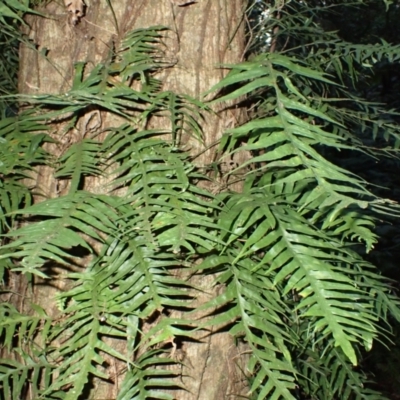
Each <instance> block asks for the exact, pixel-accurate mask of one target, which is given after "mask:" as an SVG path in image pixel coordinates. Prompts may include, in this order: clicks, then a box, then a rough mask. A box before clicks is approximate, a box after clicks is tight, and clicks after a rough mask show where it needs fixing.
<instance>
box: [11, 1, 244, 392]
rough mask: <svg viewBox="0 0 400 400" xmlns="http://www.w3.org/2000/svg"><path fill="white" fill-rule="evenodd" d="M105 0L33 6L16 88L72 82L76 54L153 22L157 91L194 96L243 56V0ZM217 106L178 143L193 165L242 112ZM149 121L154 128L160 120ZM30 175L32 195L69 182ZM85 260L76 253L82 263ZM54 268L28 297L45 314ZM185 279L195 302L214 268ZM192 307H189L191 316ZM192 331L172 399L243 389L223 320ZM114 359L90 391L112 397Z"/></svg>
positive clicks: (49, 89)
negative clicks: (161, 45)
mask: <svg viewBox="0 0 400 400" xmlns="http://www.w3.org/2000/svg"><path fill="white" fill-rule="evenodd" d="M111 3H112V6H113V12H111V9H110V7H109V5H108V1H100V0H91V1H90V2H89V1H87V8H86V10H85V15H84V16H83V17H82V18H79V17H73V18H76V21H75V22H77V23H76V25H73V24H71V17H70V16H69V15H68V14H67V12H66V9H65V8H64V7H63V6H60V4H59V2H55V1H52V2H50V3H49V4H48V5H47V6H46V8H45V9H44V10H41V11H44V12H45V13H46V14H47V16H48V18H46V19H44V18H42V17H36V16H34V17H32V16H31V17H29V18H28V24H29V26H30V30H29V37H30V38H31V39H32V41H33V43H35V44H37V46H38V47H37V49H35V50H33V49H31V48H28V47H26V46H23V47H22V48H21V53H20V57H21V66H20V74H19V89H20V93H30V94H42V93H63V92H64V91H66V90H68V89H69V88H70V86H71V79H72V76H73V71H74V63H76V62H78V61H83V62H85V63H86V65H87V66H88V68H89V69H90V68H92V67H93V66H95V65H97V64H98V63H101V62H104V61H105V60H106V59H107V57H108V55H109V53H110V51H112V50H113V49H114V48H115V47H118V44H119V42H120V41H121V39H122V38H123V37H124V36H125V34H126V33H127V32H129V31H131V30H133V29H137V28H146V27H150V26H155V25H162V26H166V27H168V28H170V31H169V32H168V34H167V36H168V39H167V41H166V45H167V48H168V51H167V54H166V58H167V59H170V60H171V64H170V65H171V67H170V68H167V69H165V70H163V72H162V75H163V76H161V77H159V78H161V79H162V81H163V84H164V89H165V90H171V91H174V92H176V93H180V94H187V95H191V96H193V97H196V98H199V97H200V96H201V95H202V93H204V92H205V91H206V90H207V89H209V88H210V87H211V86H212V85H214V84H215V83H217V82H218V81H219V80H220V79H221V78H222V77H223V76H224V74H225V73H226V71H225V70H224V69H223V68H219V65H221V64H229V63H235V62H238V61H241V59H242V57H243V51H244V24H243V14H244V6H245V3H246V2H245V1H244V0H198V2H197V3H192V4H187V5H185V6H182V7H181V6H178V5H176V4H175V3H177V2H176V1H172V0H135V1H132V0H118V1H114V2H111ZM44 55H46V56H44ZM215 111H217V113H216V114H215V116H210V115H208V117H207V120H206V121H205V123H204V125H203V126H202V128H203V132H204V144H203V145H200V143H199V141H197V140H193V139H191V138H186V139H185V140H186V142H187V143H186V145H185V147H186V148H190V151H191V152H192V154H196V155H197V154H200V155H199V156H197V157H196V158H195V160H194V161H195V163H196V164H197V165H198V166H200V167H204V166H205V165H207V164H211V163H212V162H213V161H214V157H215V146H213V145H214V143H215V142H216V141H217V140H218V139H219V138H220V137H221V135H222V133H223V131H224V130H225V129H227V128H229V127H231V126H233V125H234V124H235V123H236V122H237V121H238V120H240V118H241V116H240V112H239V111H238V110H235V109H233V110H232V109H231V110H224V111H223V110H215ZM90 112H91V113H93V112H95V113H94V114H93V118H95V119H97V122H96V124H97V126H96V129H99V131H104V129H105V128H107V127H110V126H115V125H116V124H119V123H120V121H119V120H120V118H119V117H116V116H115V115H112V114H110V113H107V112H105V111H101V110H100V112H97V111H96V110H91V111H90ZM85 118H86V119H85ZM87 118H88V117H87V116H86V117H85V116H84V115H82V116H81V117H80V120H79V121H78V124H77V125H79V124H85V123H87V121H88V119H87ZM85 121H86V122H85ZM118 121H119V122H118ZM152 123H153V124H154V127H155V126H156V125H157V124H159V123H160V122H159V121H154V122H152ZM63 126H64V124H63V121H55V122H52V126H51V128H52V130H51V135H52V136H53V137H55V138H56V139H57V140H58V144H50V145H47V149H48V150H49V151H50V152H51V153H52V154H54V155H55V156H59V155H60V154H62V153H63V152H64V151H65V149H66V148H67V147H68V145H70V144H71V143H73V141H74V140H76V138H75V137H76V136H75V137H74V131H73V130H71V131H69V132H67V133H66V134H64V135H63V136H60V132H62V129H63ZM77 129H78V128H77ZM202 146H204V147H202ZM38 177H39V178H38V180H37V182H36V193H37V194H36V199H37V201H40V200H41V199H43V198H53V197H58V196H62V195H63V194H64V193H66V190H67V188H68V182H64V186H63V182H61V181H59V180H57V179H55V177H54V171H53V170H52V169H50V168H48V167H41V169H40V171H39V175H38ZM104 183H105V182H104V180H100V179H98V178H96V179H88V180H87V181H85V190H88V191H92V192H96V193H98V192H101V191H102V187H104ZM214 189H215V188H214ZM217 190H218V189H217ZM87 262H88V259H87V258H85V257H84V258H83V259H82V267H84V266H85V265H86V263H87ZM53 273H54V279H52V281H51V285H50V284H48V282H47V281H46V282H44V281H36V282H35V287H34V291H33V293H32V296H33V301H34V302H35V303H37V304H41V305H42V306H43V307H44V308H45V309H46V310H47V312H48V313H49V315H51V316H54V317H56V316H57V312H58V311H57V309H56V307H55V305H54V304H52V302H50V301H49V299H52V298H54V295H55V293H56V292H57V291H60V290H65V289H66V288H67V287H68V283H67V282H66V280H65V279H63V278H62V277H63V275H65V273H66V272H65V271H63V270H62V269H57V271H53ZM192 279H193V281H192V282H193V283H194V284H195V285H197V286H200V287H201V288H202V289H203V290H204V293H205V294H204V295H202V296H200V297H199V296H197V302H198V304H201V303H202V302H204V301H206V300H208V299H210V296H212V295H213V293H210V291H211V289H210V288H211V283H212V282H213V280H214V279H215V277H213V276H209V277H204V276H202V277H201V278H196V277H194V278H192ZM19 284H21V283H19ZM214 294H215V293H214ZM199 316H200V315H199V314H198V315H194V316H193V318H198V317H199ZM196 339H197V341H190V342H185V343H183V344H182V349H181V350H182V352H183V353H184V354H185V356H184V360H183V364H184V365H183V367H182V376H181V380H180V381H179V382H177V384H180V385H181V384H182V383H183V384H184V386H185V387H186V389H187V390H186V391H184V390H176V391H171V393H173V395H174V396H175V398H176V399H179V400H189V399H190V400H192V399H204V400H212V399H215V400H219V399H234V398H239V397H240V396H244V395H245V392H246V391H247V388H246V387H247V385H246V382H245V379H244V376H243V373H242V372H241V371H243V370H244V369H245V367H244V365H243V357H241V352H242V349H240V348H239V347H236V346H235V345H234V343H233V341H232V339H231V338H230V336H229V334H227V333H226V332H224V330H223V329H222V330H221V331H220V332H212V333H211V334H210V332H202V333H199V334H198V335H197V337H196ZM112 345H113V346H114V347H116V348H120V349H121V351H122V350H123V348H124V344H123V343H120V342H117V341H115V342H114V343H112ZM240 360H242V361H240ZM238 366H239V367H238ZM120 367H121V365H119V364H118V363H117V364H116V362H115V360H110V367H109V370H108V371H107V373H108V374H109V376H110V382H103V381H99V380H94V381H93V386H94V387H93V389H92V390H91V392H90V396H88V397H90V398H94V399H113V398H116V396H117V393H118V385H119V383H120V382H121V380H122V378H123V374H119V373H117V372H116V371H119V370H120V369H121V370H122V367H121V368H120Z"/></svg>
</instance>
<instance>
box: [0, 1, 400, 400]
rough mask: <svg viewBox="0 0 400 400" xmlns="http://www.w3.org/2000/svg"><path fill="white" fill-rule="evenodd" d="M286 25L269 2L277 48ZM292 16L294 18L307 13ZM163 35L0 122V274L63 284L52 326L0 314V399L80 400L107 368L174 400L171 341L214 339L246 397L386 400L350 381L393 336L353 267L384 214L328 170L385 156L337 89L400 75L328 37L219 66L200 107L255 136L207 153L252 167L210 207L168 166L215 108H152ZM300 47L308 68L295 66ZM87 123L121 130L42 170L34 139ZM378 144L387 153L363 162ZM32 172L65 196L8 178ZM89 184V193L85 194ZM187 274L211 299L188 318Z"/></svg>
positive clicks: (363, 189)
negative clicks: (40, 197)
mask: <svg viewBox="0 0 400 400" xmlns="http://www.w3.org/2000/svg"><path fill="white" fill-rule="evenodd" d="M259 3H260V2H259ZM7 4H9V3H7ZM10 4H11V3H10ZM258 6H260V4H258ZM298 6H299V5H298V4H297V5H293V7H298ZM8 7H9V6H8ZM291 7H292V4H291V3H288V4H283V2H277V3H276V4H275V6H274V7H273V8H272V10H271V13H272V14H271V15H273V17H271V20H270V21H269V23H271V24H272V23H273V24H276V23H279V26H280V29H281V31H280V32H277V36H278V39H279V36H280V35H281V36H282V37H285V35H287V36H288V37H291V35H293V32H295V31H296V30H297V29H300V28H298V27H296V26H295V24H293V21H294V19H293V18H294V17H293V9H292V8H291ZM304 7H306V8H305V11H304V15H305V16H306V17H307V18H308V15H310V13H312V12H314V9H312V8H307V6H306V5H304ZM23 11H27V10H25V9H24V10H23ZM278 13H280V17H279V18H278ZM306 17H304V16H303V15H297V16H296V18H300V19H302V20H304V18H306ZM310 21H311V20H310ZM267 22H268V21H267ZM285 24H287V25H286V27H285ZM308 24H309V25H305V27H306V28H307V29H308V27H309V26H313V27H314V28H315V24H313V23H311V22H308ZM269 26H275V25H269ZM165 32H166V29H165V28H164V27H152V28H148V29H140V30H136V31H133V32H129V33H127V34H126V36H125V38H124V39H123V40H122V42H121V44H120V45H118V46H115V48H111V49H110V54H109V55H108V57H107V59H105V60H104V61H103V62H102V63H101V64H99V65H97V66H95V67H94V68H93V69H92V70H90V71H89V70H88V66H87V65H86V64H85V63H77V64H76V65H75V73H74V78H73V83H72V87H71V89H70V90H69V91H68V92H67V93H65V94H59V95H42V94H41V95H36V96H30V97H26V96H20V97H19V99H20V100H25V101H27V102H28V103H29V104H31V105H32V106H36V109H35V110H34V111H35V112H33V110H31V111H25V112H24V113H23V114H21V115H20V116H14V117H10V118H6V119H4V120H2V122H1V123H0V140H1V141H2V145H4V146H0V156H1V163H2V164H1V165H0V168H1V169H0V173H1V175H0V178H1V181H0V185H1V186H0V194H1V201H0V223H1V225H0V227H1V229H2V231H1V233H2V235H3V236H2V238H3V242H2V247H1V252H0V260H1V262H2V264H1V265H0V267H2V268H3V269H4V271H6V272H5V273H6V274H11V273H21V274H26V275H28V276H34V275H36V276H37V277H35V279H37V278H40V279H44V280H47V279H49V277H51V275H52V273H53V268H62V271H63V274H65V278H66V280H67V281H68V286H67V288H66V289H65V290H64V291H63V292H59V293H58V294H57V296H56V299H55V303H56V305H57V312H56V313H55V315H54V316H53V317H49V316H47V315H46V313H45V312H44V311H43V310H42V309H41V308H40V307H38V306H36V305H34V304H32V305H28V304H27V303H26V304H25V307H26V308H27V309H28V308H29V312H27V313H22V312H19V311H18V310H17V309H15V308H14V307H12V306H9V305H7V304H6V303H2V304H1V307H0V312H1V315H2V318H1V322H0V337H2V340H3V342H4V346H5V348H4V350H5V351H6V352H7V353H8V356H7V357H4V358H2V359H1V360H0V382H1V383H0V384H1V387H2V396H3V397H4V398H5V399H6V398H12V399H17V398H19V397H21V396H24V394H25V393H26V391H27V390H29V391H30V392H29V393H30V395H31V397H32V396H33V397H34V398H37V399H68V400H73V399H77V398H79V397H81V396H82V395H83V393H87V391H88V389H89V388H90V385H91V384H92V383H93V382H94V381H96V380H108V381H109V380H113V379H114V378H116V377H113V376H112V375H111V374H110V373H109V371H107V369H106V368H104V366H105V365H106V362H107V359H110V358H111V359H113V360H114V361H115V363H118V365H120V366H123V368H122V369H121V371H119V372H122V373H124V374H125V376H124V379H123V381H122V384H121V386H120V388H119V393H118V397H117V398H118V399H120V400H125V399H146V398H157V399H172V398H173V397H172V396H171V395H169V394H167V393H164V392H163V391H162V389H165V390H169V389H177V388H178V387H181V385H180V384H179V383H177V382H178V380H177V379H176V378H177V377H178V376H179V374H180V372H179V371H178V370H177V371H178V372H174V371H171V370H170V369H169V368H170V366H171V365H173V364H179V363H178V361H175V360H173V359H172V355H173V351H174V350H173V349H174V348H175V347H176V345H177V342H178V341H181V340H184V339H185V338H186V339H187V338H188V337H189V338H190V337H191V335H192V334H193V332H194V331H196V330H199V329H205V328H208V327H209V326H212V327H213V328H215V327H221V326H224V327H227V328H226V329H228V330H229V331H230V333H231V335H233V336H234V337H235V338H236V339H237V340H238V341H243V342H245V344H246V345H247V346H248V349H249V351H250V352H251V356H250V360H249V363H248V365H247V368H246V374H247V378H248V381H249V392H250V394H251V395H252V396H253V397H254V398H257V399H264V398H271V399H280V398H283V399H295V398H298V397H300V396H307V397H308V398H313V399H322V398H324V399H325V398H326V399H334V398H339V397H340V398H344V399H347V398H354V399H375V398H383V397H382V395H381V394H379V393H377V392H375V391H373V390H371V389H370V388H369V387H368V378H369V377H368V376H367V375H366V374H364V373H363V371H362V369H361V368H359V367H357V368H356V366H358V365H359V364H361V365H362V363H360V360H361V361H362V355H363V352H366V351H369V350H370V349H371V347H372V345H373V343H374V342H375V341H376V340H385V336H388V334H389V332H388V331H389V329H390V328H389V326H388V322H389V321H390V319H391V318H395V319H397V320H399V321H400V308H399V304H400V303H399V300H398V298H397V297H396V296H395V295H394V294H393V292H392V288H391V286H390V282H388V280H386V279H383V278H382V277H381V275H380V274H379V273H378V271H377V269H376V268H375V267H374V266H373V265H371V264H370V263H369V262H367V261H366V260H364V259H363V258H362V253H364V252H370V251H372V250H373V247H374V244H376V243H377V241H378V235H377V233H376V230H375V228H376V225H378V224H379V223H381V220H382V219H383V218H388V217H397V216H398V214H399V209H398V206H397V204H395V203H394V202H393V201H391V200H387V199H385V198H382V197H381V196H379V194H378V190H376V188H375V187H373V186H371V185H368V182H367V181H366V180H364V179H363V178H361V177H360V176H358V175H357V174H356V173H355V172H353V171H351V169H349V168H346V166H345V162H344V161H343V162H337V159H335V157H333V156H332V154H334V152H339V151H341V152H357V153H358V154H360V155H362V156H363V157H369V156H371V155H373V156H380V155H381V154H386V155H390V154H392V152H393V149H396V147H397V145H398V144H397V142H398V138H399V136H398V127H397V126H396V125H395V124H394V123H393V121H392V120H390V119H388V118H386V117H384V116H382V115H379V107H380V106H378V105H376V104H370V103H368V102H366V101H364V100H360V97H359V96H358V95H357V94H356V93H352V92H351V90H350V89H349V90H347V89H346V90H345V89H344V88H343V87H342V86H341V85H342V84H343V82H345V81H346V79H348V78H347V77H346V76H345V73H347V72H348V73H349V74H350V80H351V81H352V82H353V86H354V87H356V85H357V79H361V78H360V76H361V75H360V69H359V66H360V65H361V66H362V65H363V64H365V65H366V68H370V67H369V65H370V64H371V65H372V63H375V62H377V61H381V60H384V59H385V58H386V57H389V58H391V59H397V57H398V47H396V46H390V45H388V44H387V43H383V44H382V45H376V46H373V47H367V46H364V45H362V46H361V45H360V46H358V45H357V46H356V45H351V44H349V43H345V42H343V41H339V40H338V39H337V38H335V39H332V37H333V36H330V35H328V36H329V37H331V40H329V41H324V46H321V44H320V42H317V41H311V42H309V43H306V42H307V40H308V39H309V38H313V39H315V35H316V33H315V32H316V30H315V29H311V28H310V29H309V32H304V31H302V32H300V33H299V35H297V36H296V38H295V39H296V40H294V39H293V43H292V42H290V43H292V44H293V47H291V48H290V49H288V50H287V51H286V50H284V49H283V51H282V53H280V54H278V53H273V52H272V53H268V54H259V55H258V56H256V57H254V58H253V59H252V60H251V61H247V62H242V63H239V64H235V65H228V66H224V68H229V69H230V73H229V74H228V75H227V76H226V77H225V78H224V79H222V80H221V81H220V82H219V83H217V84H216V85H215V86H214V87H213V88H211V89H210V91H209V92H208V94H209V93H215V92H217V95H216V97H215V99H214V100H213V102H214V103H216V102H222V103H225V102H229V104H230V105H232V103H233V104H238V105H242V104H243V103H241V102H242V101H243V99H246V104H250V105H251V112H252V114H251V117H252V118H251V119H250V120H249V121H247V122H245V123H243V124H242V125H241V126H237V127H235V128H232V129H229V130H227V131H226V132H225V134H224V136H223V137H222V140H221V143H220V150H221V153H222V154H223V157H231V156H232V155H236V154H237V153H241V152H247V153H249V154H250V155H251V157H250V158H247V161H245V162H244V163H243V164H242V165H239V166H238V167H237V169H239V170H243V169H246V174H245V175H246V177H245V180H244V181H243V190H242V191H241V192H238V193H235V192H232V191H226V192H222V193H219V194H218V195H217V196H216V195H214V194H212V193H210V192H209V191H207V190H206V189H203V188H202V187H203V186H201V185H199V183H200V182H201V183H204V182H206V181H207V180H208V179H209V178H207V177H205V176H204V175H202V174H200V173H199V171H198V169H197V168H196V167H195V166H194V165H193V164H192V163H191V159H190V156H189V154H186V153H185V152H184V151H183V150H182V149H181V138H182V135H185V136H186V135H191V136H194V137H195V138H196V139H197V140H199V141H201V140H202V129H201V126H202V123H203V120H204V119H205V118H206V116H207V113H208V112H210V108H209V107H210V105H206V104H204V103H203V102H201V101H199V100H197V99H193V98H190V97H189V96H186V95H177V94H175V93H172V92H164V91H163V90H162V82H160V81H159V80H157V79H156V77H155V73H156V72H160V71H161V70H162V69H164V68H167V67H170V66H172V65H173V64H174V60H169V59H167V58H166V57H165V51H164V50H165V49H164V44H163V35H164V34H165ZM270 32H273V30H270ZM289 40H291V39H289ZM275 44H276V46H279V40H278V41H277V42H276V43H275ZM303 45H304V46H306V47H307V48H310V49H313V50H312V51H308V52H306V53H307V56H304V57H303V58H302V59H301V60H302V61H300V58H299V55H301V54H302V53H304V47H302V46H303ZM285 52H286V53H288V54H284V53H285ZM340 96H345V97H346V98H348V99H349V101H350V102H351V104H352V106H351V107H350V106H349V107H345V106H343V105H342V104H340V102H339V101H337V98H339V97H340ZM100 109H101V110H103V111H107V112H110V113H112V114H114V115H117V116H118V117H122V119H123V120H124V123H122V124H121V125H120V126H114V127H111V128H109V129H108V130H107V131H106V132H102V139H101V140H100V139H99V136H98V135H97V132H95V129H94V130H92V129H91V127H90V126H89V125H90V124H89V122H88V121H86V122H87V124H86V126H84V132H81V133H82V135H81V137H78V138H76V139H77V140H76V142H75V143H73V144H72V145H71V146H70V147H69V148H68V149H65V151H64V152H63V153H62V154H61V155H60V156H59V157H58V158H57V159H51V158H50V157H49V156H48V155H47V153H46V152H45V151H44V150H43V147H42V146H43V144H44V143H45V142H50V141H54V139H50V138H49V136H47V129H46V121H53V120H58V119H60V118H62V119H67V120H68V122H67V125H66V128H65V129H66V131H68V130H69V129H72V128H73V127H74V126H75V125H76V124H77V123H78V121H79V119H80V118H81V116H82V115H85V114H87V113H90V112H92V111H96V110H100ZM158 116H162V117H163V118H166V119H167V120H168V124H167V125H166V127H165V130H160V129H151V128H150V127H151V126H152V125H151V123H150V121H151V119H152V118H154V117H158ZM355 126H357V127H358V129H359V130H360V131H361V132H360V131H355V130H354V129H353V127H355ZM64 133H65V132H64ZM53 136H54V137H56V135H53ZM380 137H383V139H384V140H386V142H385V143H386V144H385V145H386V146H387V148H386V149H378V148H375V147H377V146H371V145H369V143H371V142H369V141H374V140H378V139H379V138H380ZM352 154H353V153H352ZM43 165H46V166H47V167H48V168H52V169H53V176H54V178H55V179H63V180H65V181H67V182H68V191H67V192H66V193H64V192H63V193H58V197H55V198H50V199H46V200H44V201H42V202H35V201H33V200H32V192H31V191H30V190H29V188H27V187H26V186H24V185H23V180H24V179H26V178H27V177H29V178H31V179H32V178H35V167H36V166H43ZM236 172H237V170H234V171H230V174H234V173H236ZM100 177H101V178H102V179H101V180H100V179H97V180H93V181H95V182H96V184H94V185H92V186H91V187H90V191H89V190H86V186H85V181H86V179H89V178H90V179H92V178H100ZM97 182H100V183H99V184H97ZM96 185H97V186H96ZM200 186H201V187H200ZM362 247H363V248H362ZM82 257H85V258H86V259H87V260H89V265H88V266H87V267H86V268H85V269H82V268H81V267H80V263H81V260H80V258H82ZM193 272H197V273H201V274H204V275H205V274H210V273H216V274H217V275H216V281H215V284H216V285H219V286H220V287H221V290H220V291H218V293H219V294H218V295H217V296H216V297H215V298H213V299H211V300H210V301H208V302H207V303H206V304H201V305H199V306H198V307H197V308H196V309H194V306H193V300H194V299H195V298H196V290H197V289H196V288H194V287H192V286H191V285H190V284H189V283H188V282H187V281H186V278H187V277H188V276H189V275H190V274H192V273H193ZM52 300H53V299H52ZM200 310H202V311H204V310H208V312H209V314H210V315H209V319H208V320H207V322H205V323H203V324H200V325H199V322H198V321H193V320H192V315H193V314H192V313H193V312H197V311H200ZM176 311H179V315H180V316H179V317H176V313H175V314H174V312H176ZM383 327H385V328H383ZM113 341H118V342H119V343H122V344H123V345H122V346H119V347H118V349H116V348H114V347H113V346H112V343H113ZM160 389H161V390H160ZM182 390H184V388H183V387H182Z"/></svg>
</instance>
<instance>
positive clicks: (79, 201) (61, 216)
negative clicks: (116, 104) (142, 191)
mask: <svg viewBox="0 0 400 400" xmlns="http://www.w3.org/2000/svg"><path fill="white" fill-rule="evenodd" d="M118 203H119V200H118V199H113V198H112V197H107V196H102V195H93V194H90V193H86V192H75V193H74V194H72V195H69V196H64V197H60V198H54V199H50V200H47V201H43V202H41V203H38V204H34V205H32V206H29V207H26V208H24V209H21V210H18V211H14V212H13V213H14V214H25V215H30V217H31V218H36V217H39V216H42V217H47V218H45V219H43V220H39V221H36V222H32V223H30V224H27V225H25V226H21V227H19V228H17V229H14V230H12V231H9V232H8V233H7V237H8V238H14V240H13V241H12V242H11V243H9V244H7V245H4V246H2V254H0V259H4V258H7V257H12V258H13V259H20V266H16V267H14V268H13V270H14V271H22V272H24V273H27V272H28V273H32V274H37V275H39V276H41V277H44V278H45V277H46V274H45V273H44V272H42V271H41V268H42V267H43V266H44V264H45V263H46V262H48V261H50V262H57V263H60V264H61V265H67V264H68V263H69V262H73V261H72V260H73V258H74V256H73V254H71V252H68V250H71V249H74V248H75V249H76V248H77V247H79V246H80V247H82V248H83V249H85V250H86V251H88V252H92V248H91V246H90V245H89V244H88V243H87V242H86V241H85V240H84V239H83V238H82V236H81V235H80V234H79V233H78V232H80V233H83V234H86V235H88V236H89V237H91V238H93V239H95V240H97V241H99V242H103V241H104V239H103V238H102V237H101V234H111V235H112V234H113V233H114V232H115V231H117V228H116V226H115V221H117V219H118V217H119V215H118V214H117V213H116V211H115V209H114V208H115V205H118Z"/></svg>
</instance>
